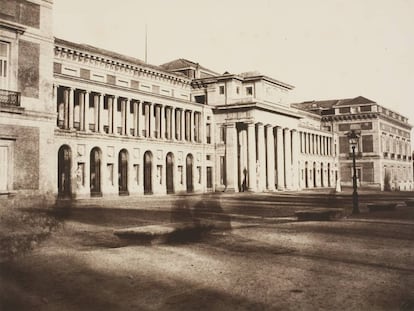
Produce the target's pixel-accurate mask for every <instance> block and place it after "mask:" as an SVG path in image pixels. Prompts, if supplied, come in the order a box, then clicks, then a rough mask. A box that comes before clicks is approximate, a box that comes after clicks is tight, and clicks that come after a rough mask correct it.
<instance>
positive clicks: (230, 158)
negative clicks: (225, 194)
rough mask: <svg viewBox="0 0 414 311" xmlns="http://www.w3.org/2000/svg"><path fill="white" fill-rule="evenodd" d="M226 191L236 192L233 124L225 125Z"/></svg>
mask: <svg viewBox="0 0 414 311" xmlns="http://www.w3.org/2000/svg"><path fill="white" fill-rule="evenodd" d="M226 191H229V192H237V191H238V187H237V129H236V124H235V123H230V124H227V125H226Z"/></svg>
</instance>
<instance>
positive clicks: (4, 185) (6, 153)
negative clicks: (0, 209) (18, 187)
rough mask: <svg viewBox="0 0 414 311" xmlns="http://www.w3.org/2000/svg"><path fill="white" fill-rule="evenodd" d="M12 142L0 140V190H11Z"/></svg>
mask: <svg viewBox="0 0 414 311" xmlns="http://www.w3.org/2000/svg"><path fill="white" fill-rule="evenodd" d="M13 143H14V141H7V140H0V192H1V191H6V190H12V184H13V183H12V174H13Z"/></svg>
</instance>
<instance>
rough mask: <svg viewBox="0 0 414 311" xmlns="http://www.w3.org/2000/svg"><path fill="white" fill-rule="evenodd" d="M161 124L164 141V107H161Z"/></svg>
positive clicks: (161, 136) (161, 135)
mask: <svg viewBox="0 0 414 311" xmlns="http://www.w3.org/2000/svg"><path fill="white" fill-rule="evenodd" d="M160 122H161V126H160V127H161V134H160V138H161V139H164V138H166V137H165V107H164V105H161V107H160Z"/></svg>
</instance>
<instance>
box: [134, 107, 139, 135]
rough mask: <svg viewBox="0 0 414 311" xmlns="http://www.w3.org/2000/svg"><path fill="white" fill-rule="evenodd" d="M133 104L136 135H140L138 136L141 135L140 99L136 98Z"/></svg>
mask: <svg viewBox="0 0 414 311" xmlns="http://www.w3.org/2000/svg"><path fill="white" fill-rule="evenodd" d="M133 105H134V117H133V119H134V124H133V127H134V137H138V136H140V135H139V134H138V133H139V127H138V122H139V121H138V114H139V103H138V101H136V100H134V101H133Z"/></svg>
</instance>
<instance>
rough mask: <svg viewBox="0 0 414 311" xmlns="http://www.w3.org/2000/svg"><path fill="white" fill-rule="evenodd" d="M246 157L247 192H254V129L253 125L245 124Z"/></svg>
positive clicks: (255, 188) (255, 187) (255, 186)
mask: <svg viewBox="0 0 414 311" xmlns="http://www.w3.org/2000/svg"><path fill="white" fill-rule="evenodd" d="M247 155H248V172H247V178H248V181H249V186H248V190H249V191H256V190H257V185H256V127H255V124H254V123H248V124H247Z"/></svg>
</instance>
